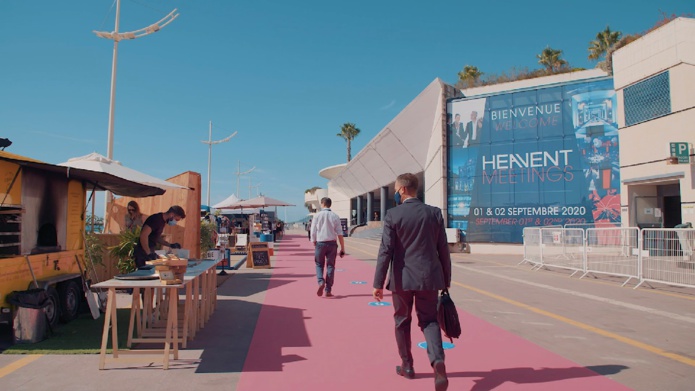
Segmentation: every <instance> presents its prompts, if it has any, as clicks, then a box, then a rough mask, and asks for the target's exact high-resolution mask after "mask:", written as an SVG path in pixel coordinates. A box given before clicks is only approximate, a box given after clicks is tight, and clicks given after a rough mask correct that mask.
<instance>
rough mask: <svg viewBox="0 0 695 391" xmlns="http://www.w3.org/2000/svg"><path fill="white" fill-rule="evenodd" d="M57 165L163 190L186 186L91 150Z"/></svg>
mask: <svg viewBox="0 0 695 391" xmlns="http://www.w3.org/2000/svg"><path fill="white" fill-rule="evenodd" d="M59 166H64V167H72V168H80V169H83V170H88V171H94V172H103V173H107V174H111V175H113V176H117V177H119V178H123V179H127V180H129V181H132V182H137V183H141V184H143V185H148V186H152V187H158V188H160V189H163V190H170V189H186V188H187V187H185V186H180V185H177V184H175V183H172V182H168V181H165V180H163V179H159V178H155V177H153V176H150V175H147V174H144V173H142V172H140V171H136V170H133V169H132V168H128V167H125V166H123V165H121V163H120V162H119V161H116V160H111V159H109V158H107V157H105V156H102V155H100V154H98V153H96V152H92V153H90V154H89V155H86V156H80V157H75V158H72V159H68V161H67V162H65V163H60V164H59Z"/></svg>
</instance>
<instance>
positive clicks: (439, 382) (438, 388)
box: [432, 360, 449, 391]
mask: <svg viewBox="0 0 695 391" xmlns="http://www.w3.org/2000/svg"><path fill="white" fill-rule="evenodd" d="M432 368H433V369H434V389H435V391H446V389H447V388H449V379H447V377H446V366H445V365H444V361H442V360H437V361H435V362H434V364H432Z"/></svg>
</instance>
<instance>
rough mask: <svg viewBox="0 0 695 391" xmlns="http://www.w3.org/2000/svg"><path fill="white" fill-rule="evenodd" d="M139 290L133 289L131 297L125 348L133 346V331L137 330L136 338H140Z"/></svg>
mask: <svg viewBox="0 0 695 391" xmlns="http://www.w3.org/2000/svg"><path fill="white" fill-rule="evenodd" d="M139 309H140V288H133V297H132V300H131V302H130V321H129V322H128V342H127V343H126V346H128V347H131V346H132V345H133V329H134V328H137V333H138V337H140V336H141V334H142V331H141V324H140V315H139Z"/></svg>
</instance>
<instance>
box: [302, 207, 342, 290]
mask: <svg viewBox="0 0 695 391" xmlns="http://www.w3.org/2000/svg"><path fill="white" fill-rule="evenodd" d="M331 204H332V202H331V199H330V198H328V197H323V198H321V211H320V212H319V213H317V214H316V216H314V221H313V223H312V225H311V231H310V233H309V235H310V240H311V241H312V242H313V243H314V246H315V247H316V250H314V262H315V263H316V279H317V280H318V283H319V289H318V290H317V291H316V294H317V295H318V296H323V291H324V289H325V290H326V297H333V293H332V288H333V275H334V273H335V257H336V255H338V242H340V257H341V258H342V257H343V255H345V241H344V240H343V226H342V225H341V224H340V217H339V216H338V215H337V214H335V212H333V211H331ZM324 265H325V267H326V276H325V278H324V275H323V269H324Z"/></svg>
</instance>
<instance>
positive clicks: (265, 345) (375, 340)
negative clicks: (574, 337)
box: [237, 236, 628, 391]
mask: <svg viewBox="0 0 695 391" xmlns="http://www.w3.org/2000/svg"><path fill="white" fill-rule="evenodd" d="M276 249H277V250H276V252H275V257H274V259H273V262H272V277H271V280H270V283H269V286H268V291H267V293H266V297H265V301H264V303H263V307H262V308H261V312H260V315H259V318H258V322H257V325H256V330H255V332H254V335H253V339H252V341H251V346H250V348H249V349H250V350H249V352H248V356H247V358H246V362H245V364H244V369H243V373H242V375H241V379H240V381H239V383H238V387H237V390H238V391H273V390H302V391H314V390H316V391H318V390H320V391H348V390H349V391H354V390H399V391H410V390H412V391H422V390H430V389H434V386H433V383H434V380H433V379H434V377H433V374H432V370H431V368H430V367H429V364H428V359H427V354H426V351H425V350H424V349H421V348H418V347H416V346H415V345H417V344H418V343H420V342H424V337H423V335H422V332H421V331H420V330H419V329H418V328H417V327H416V321H415V322H413V323H414V324H413V333H412V335H413V356H414V359H415V371H416V377H415V379H413V380H407V379H405V378H403V377H400V376H397V375H396V374H395V366H396V365H397V364H399V362H400V359H399V357H398V354H397V350H396V343H395V339H394V333H393V318H392V315H393V308H392V307H390V306H370V305H369V303H370V302H373V299H372V297H371V292H372V288H371V283H372V278H373V274H374V267H373V265H372V264H369V263H366V262H363V261H360V260H357V259H354V258H352V257H350V256H349V255H346V256H345V258H343V259H340V258H339V259H338V262H337V265H336V268H337V271H336V273H335V285H334V286H333V294H335V295H336V296H335V297H333V298H325V297H321V298H319V297H317V296H316V288H317V282H316V277H315V272H314V270H315V269H314V262H313V250H314V247H313V245H311V243H310V242H309V241H308V239H307V238H306V236H287V237H286V238H285V239H284V240H283V241H282V242H281V243H278V244H276ZM348 252H349V249H348ZM357 282H364V283H363V284H358V283H357ZM454 300H455V297H454ZM385 301H387V302H389V303H390V302H391V296H390V294H388V295H386V297H385ZM459 316H460V317H461V322H462V324H463V329H464V333H463V335H462V336H461V338H460V339H455V340H454V344H455V347H454V348H452V349H448V350H446V365H447V372H448V373H449V390H451V391H458V390H476V391H482V390H493V389H494V390H534V391H538V390H560V389H561V390H563V391H572V390H627V389H628V388H626V387H625V386H623V385H621V384H619V383H616V382H614V381H612V380H610V379H608V378H606V377H603V376H601V375H598V374H597V373H595V372H593V371H591V370H589V369H587V368H584V367H582V366H581V365H578V364H576V363H574V362H572V361H569V360H567V359H564V358H563V357H560V356H558V355H556V354H554V353H551V352H549V351H547V350H545V349H543V348H541V347H539V346H536V345H534V344H533V343H531V342H529V341H526V340H524V339H523V338H521V337H519V336H517V335H514V334H512V333H509V332H507V331H505V330H503V329H500V328H498V327H496V326H494V325H492V324H490V323H488V322H486V321H484V320H481V319H479V318H476V317H474V316H472V315H470V314H467V313H466V312H464V310H463V309H462V308H460V307H459Z"/></svg>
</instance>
